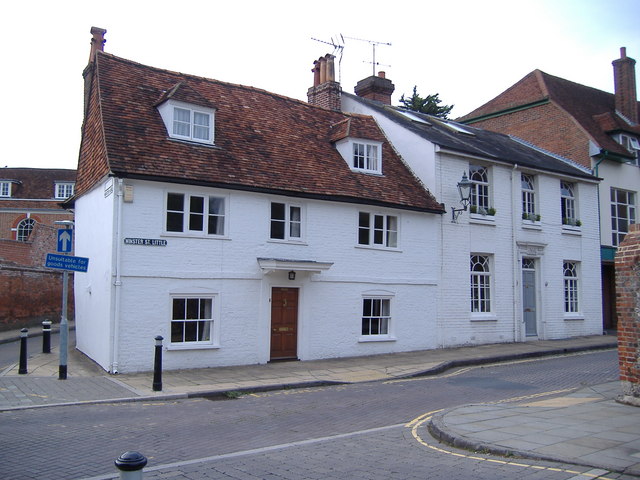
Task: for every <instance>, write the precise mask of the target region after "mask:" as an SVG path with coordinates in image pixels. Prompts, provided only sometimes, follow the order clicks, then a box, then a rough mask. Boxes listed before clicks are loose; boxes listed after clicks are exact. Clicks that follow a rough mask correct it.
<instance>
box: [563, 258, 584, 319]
mask: <svg viewBox="0 0 640 480" xmlns="http://www.w3.org/2000/svg"><path fill="white" fill-rule="evenodd" d="M563 277H564V312H565V313H577V312H579V311H580V310H579V305H578V265H577V263H576V262H564V264H563Z"/></svg>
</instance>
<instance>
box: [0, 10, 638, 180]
mask: <svg viewBox="0 0 640 480" xmlns="http://www.w3.org/2000/svg"><path fill="white" fill-rule="evenodd" d="M9 5H10V6H9ZM2 11H3V13H2V15H1V18H0V48H1V52H2V56H1V59H2V70H1V71H0V92H2V98H3V101H2V103H3V105H4V108H3V111H4V114H3V115H0V132H2V141H1V142H0V168H1V167H4V166H9V167H33V168H76V167H77V162H78V151H79V146H80V134H81V126H82V115H83V111H82V102H83V79H82V70H83V69H84V67H85V66H86V64H87V61H88V59H89V48H90V39H91V35H90V33H89V31H90V29H91V27H92V26H96V27H100V28H104V29H106V30H107V34H106V39H107V42H106V44H105V51H106V52H109V53H111V54H113V55H116V56H118V57H122V58H126V59H129V60H133V61H136V62H138V63H142V64H145V65H150V66H154V67H159V68H163V69H167V70H172V71H178V72H184V73H190V74H194V75H200V76H203V77H207V78H214V79H217V80H222V81H226V82H231V83H237V84H242V85H249V86H253V87H257V88H261V89H264V90H268V91H271V92H274V93H278V94H281V95H285V96H288V97H293V98H297V99H300V100H304V101H306V92H307V89H308V88H309V87H310V86H311V85H312V83H313V74H312V73H311V69H312V67H313V61H314V60H316V59H318V58H319V57H321V56H323V55H325V54H326V53H334V48H333V47H332V46H331V45H329V44H328V43H332V42H333V43H337V44H340V45H342V46H343V48H342V50H341V52H342V54H341V55H340V54H339V52H336V55H337V57H336V67H337V72H336V75H337V76H338V75H339V80H340V81H341V84H342V88H343V90H345V91H347V92H351V93H352V92H353V87H354V86H355V85H356V83H357V82H358V81H359V80H361V79H363V78H366V77H368V76H370V75H372V74H373V73H374V72H376V73H377V72H378V71H381V70H383V71H385V72H386V77H387V78H388V79H390V80H391V81H392V82H393V84H394V85H395V92H394V94H393V96H392V103H393V104H394V105H396V104H398V102H399V99H400V96H401V95H402V94H407V95H410V94H411V92H412V90H413V86H414V85H415V86H417V91H418V93H419V94H420V95H421V96H426V95H429V94H435V93H438V94H439V98H440V99H441V100H442V104H443V105H445V104H446V105H452V104H453V105H454V108H453V110H452V112H451V114H450V118H456V117H459V116H462V115H464V114H466V113H469V112H470V111H471V110H474V109H475V108H477V107H479V106H480V105H482V104H484V103H486V102H487V101H489V100H491V99H492V98H493V97H495V96H496V95H498V94H499V93H501V92H503V91H504V90H506V89H507V88H508V87H510V86H511V85H513V84H514V83H516V82H517V81H518V80H520V79H521V78H522V77H524V76H525V75H527V74H528V73H529V72H531V71H533V70H535V69H540V70H542V71H544V72H546V73H549V74H551V75H556V76H558V77H562V78H566V79H567V80H571V81H574V82H577V83H581V84H583V85H588V86H590V87H595V88H598V89H601V90H604V91H608V92H613V67H612V66H611V62H612V61H613V60H615V59H617V58H619V57H620V47H626V49H627V55H628V56H629V57H632V58H635V59H637V60H638V61H640V29H639V28H638V19H640V0H482V1H481V0H438V1H433V0H422V1H419V2H416V1H415V0H412V1H408V0H394V1H393V2H389V1H388V0H385V1H379V0H367V1H349V0H346V1H343V2H326V1H324V2H323V1H318V0H316V1H315V2H309V1H306V0H297V1H288V0H286V1H285V0H271V1H266V0H263V1H254V0H224V1H218V0H208V1H205V0H189V1H182V2H176V1H175V0H174V1H167V0H153V1H148V0H128V1H122V0H108V1H100V2H98V1H95V0H93V1H92V0H83V1H75V0H73V1H72V0H57V1H51V0H22V1H20V2H10V3H7V4H6V5H4V6H3V8H2ZM314 39H316V40H314ZM318 40H320V41H318ZM323 42H328V43H323ZM374 46H375V60H376V63H377V65H373V64H372V61H373V52H374ZM638 72H640V65H637V68H636V75H638ZM637 84H638V86H639V87H640V80H637Z"/></svg>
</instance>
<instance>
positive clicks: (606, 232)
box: [594, 160, 640, 246]
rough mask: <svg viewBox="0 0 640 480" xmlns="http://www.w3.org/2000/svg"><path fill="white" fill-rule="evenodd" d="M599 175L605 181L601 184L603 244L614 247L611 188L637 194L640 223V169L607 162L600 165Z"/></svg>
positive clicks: (637, 212) (637, 210)
mask: <svg viewBox="0 0 640 480" xmlns="http://www.w3.org/2000/svg"><path fill="white" fill-rule="evenodd" d="M594 166H595V165H594ZM597 175H598V176H599V177H601V178H602V179H603V180H602V182H601V184H600V212H601V218H602V220H601V225H600V234H601V242H602V245H609V246H612V240H611V187H614V188H617V189H620V190H628V191H631V192H635V194H636V195H635V196H636V222H638V221H640V218H639V217H640V199H639V198H638V194H639V193H640V192H639V191H640V167H637V166H635V165H629V164H624V163H618V162H614V161H607V160H605V161H603V162H601V163H600V164H599V165H598V171H597Z"/></svg>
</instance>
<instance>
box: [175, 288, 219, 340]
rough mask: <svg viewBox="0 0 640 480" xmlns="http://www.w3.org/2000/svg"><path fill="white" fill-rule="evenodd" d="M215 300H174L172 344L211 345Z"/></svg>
mask: <svg viewBox="0 0 640 480" xmlns="http://www.w3.org/2000/svg"><path fill="white" fill-rule="evenodd" d="M213 321H214V319H213V298H189V297H187V298H177V297H175V298H173V300H172V315H171V343H176V344H186V343H195V342H201V343H211V340H212V332H213Z"/></svg>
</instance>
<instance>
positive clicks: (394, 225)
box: [356, 211, 400, 250]
mask: <svg viewBox="0 0 640 480" xmlns="http://www.w3.org/2000/svg"><path fill="white" fill-rule="evenodd" d="M365 217H367V219H368V221H367V224H366V225H365V224H364V223H363V219H364V218H365ZM399 240H400V217H399V216H398V215H388V214H384V213H379V212H367V211H359V212H358V231H357V238H356V241H357V243H358V246H361V247H373V248H384V249H391V250H396V249H397V248H398V244H399Z"/></svg>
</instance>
